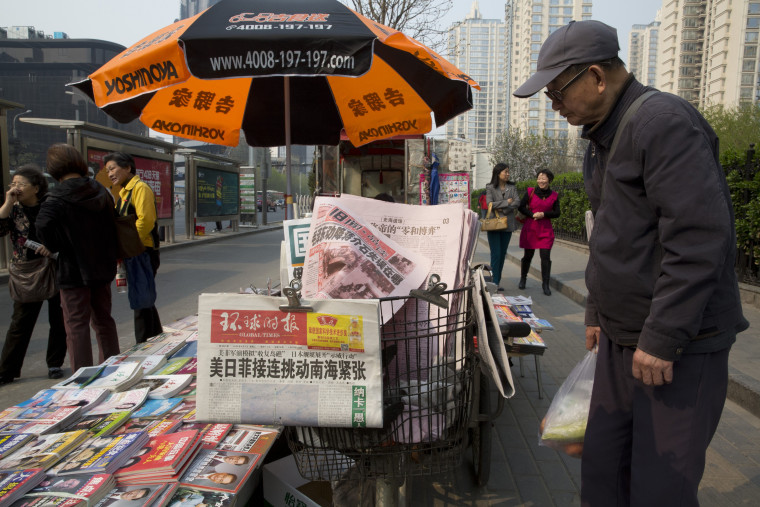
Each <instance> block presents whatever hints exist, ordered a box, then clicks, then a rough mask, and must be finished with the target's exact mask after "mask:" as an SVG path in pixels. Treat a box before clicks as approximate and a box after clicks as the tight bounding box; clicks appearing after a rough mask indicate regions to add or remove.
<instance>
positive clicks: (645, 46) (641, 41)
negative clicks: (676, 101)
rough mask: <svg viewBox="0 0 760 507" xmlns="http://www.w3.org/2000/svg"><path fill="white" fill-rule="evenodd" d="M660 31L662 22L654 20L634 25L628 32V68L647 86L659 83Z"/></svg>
mask: <svg viewBox="0 0 760 507" xmlns="http://www.w3.org/2000/svg"><path fill="white" fill-rule="evenodd" d="M658 15H659V13H658ZM659 33H660V22H659V21H653V22H651V23H649V24H648V25H633V26H632V27H631V31H630V33H629V34H628V61H627V62H626V63H627V64H628V69H629V70H630V71H631V72H633V75H634V76H636V79H638V80H639V81H640V82H642V83H644V84H645V85H647V86H656V83H657V56H658V44H657V42H658V38H659Z"/></svg>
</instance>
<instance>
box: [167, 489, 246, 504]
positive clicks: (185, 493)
mask: <svg viewBox="0 0 760 507" xmlns="http://www.w3.org/2000/svg"><path fill="white" fill-rule="evenodd" d="M234 502H235V497H234V495H232V494H230V493H226V492H219V491H202V490H200V489H196V488H192V487H190V488H189V487H186V486H181V485H180V486H179V487H178V488H177V490H176V491H175V492H174V495H172V497H171V499H170V500H169V503H167V505H168V506H169V507H173V506H174V507H185V506H196V505H201V506H208V507H231V506H232V505H234Z"/></svg>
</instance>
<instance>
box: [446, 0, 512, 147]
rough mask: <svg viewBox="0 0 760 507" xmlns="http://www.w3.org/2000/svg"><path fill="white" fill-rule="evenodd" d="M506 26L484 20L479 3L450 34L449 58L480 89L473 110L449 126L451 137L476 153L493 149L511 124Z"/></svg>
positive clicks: (474, 5)
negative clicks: (462, 140)
mask: <svg viewBox="0 0 760 507" xmlns="http://www.w3.org/2000/svg"><path fill="white" fill-rule="evenodd" d="M505 48H506V25H505V23H504V22H503V21H502V20H499V19H483V17H482V16H481V13H480V9H479V7H478V2H477V0H476V1H475V2H473V4H472V8H471V9H470V12H469V13H468V14H467V17H466V18H465V19H464V21H462V22H460V23H458V24H456V25H455V26H453V27H452V29H451V30H450V31H449V38H448V48H447V56H446V58H447V59H448V60H449V61H450V62H451V63H453V64H454V65H456V66H457V67H458V68H459V69H461V70H463V71H464V72H465V73H467V74H469V75H470V76H471V77H472V78H473V79H474V80H475V81H477V83H478V84H479V85H480V90H479V91H478V90H473V108H472V109H471V110H470V111H468V112H467V113H465V114H462V115H459V116H457V117H456V118H454V119H452V120H450V121H449V122H448V123H447V124H446V135H447V136H448V137H457V138H466V139H469V140H470V141H471V142H472V145H473V148H474V149H479V148H480V149H483V148H488V147H490V146H491V145H492V144H493V142H494V139H495V137H496V136H497V135H498V134H499V133H501V132H502V131H503V130H504V126H505V124H506V120H507V111H506V108H507V102H508V99H507V95H508V90H507V84H506V82H505V80H504V75H505V74H506V72H507V65H506V53H505Z"/></svg>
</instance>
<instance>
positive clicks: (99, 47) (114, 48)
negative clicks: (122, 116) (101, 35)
mask: <svg viewBox="0 0 760 507" xmlns="http://www.w3.org/2000/svg"><path fill="white" fill-rule="evenodd" d="M5 33H7V34H11V33H12V34H14V35H15V37H10V36H9V37H8V38H2V37H0V97H2V98H3V99H5V100H10V101H12V102H16V103H18V104H21V105H22V106H23V107H24V109H25V110H19V111H10V112H9V113H8V118H7V121H8V125H7V128H8V132H9V134H10V135H9V144H10V146H9V152H10V153H11V155H12V159H11V164H13V165H17V164H19V163H26V162H32V161H33V162H35V163H37V164H38V165H40V166H41V167H44V166H45V152H46V150H47V148H48V146H50V145H51V144H53V143H59V142H65V141H66V132H65V131H64V130H61V129H51V128H46V127H42V126H39V125H32V124H27V123H24V122H23V121H19V118H20V117H22V116H27V117H39V118H56V119H63V120H81V121H86V122H89V123H92V124H96V125H103V126H106V127H110V128H116V129H119V130H122V131H125V132H129V133H132V134H137V135H146V136H147V134H148V128H147V127H145V126H144V125H143V124H142V123H140V122H139V120H134V121H132V122H130V123H128V124H121V123H118V122H117V121H116V120H114V119H113V118H111V117H110V116H108V115H106V114H105V113H104V112H103V111H101V110H100V109H99V108H98V107H97V106H95V105H94V104H93V103H92V101H90V99H89V98H87V97H86V96H85V95H84V94H83V93H82V92H80V91H79V90H76V89H73V88H70V87H67V86H66V85H67V84H69V83H72V82H76V81H81V80H82V79H85V78H86V77H87V76H88V75H89V74H91V73H93V72H95V71H96V70H97V69H98V68H100V67H101V66H102V65H104V64H105V63H106V62H107V61H108V60H110V59H111V58H113V57H115V56H116V55H118V54H119V53H121V52H122V51H123V50H124V49H125V48H124V46H122V45H120V44H116V43H114V42H107V41H102V40H93V39H69V38H66V37H64V35H65V34H63V33H61V35H60V36H58V37H56V38H53V37H46V36H45V35H44V34H43V33H42V32H41V31H37V30H35V29H34V27H5ZM19 155H23V157H19Z"/></svg>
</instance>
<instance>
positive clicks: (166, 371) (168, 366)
mask: <svg viewBox="0 0 760 507" xmlns="http://www.w3.org/2000/svg"><path fill="white" fill-rule="evenodd" d="M189 360H190V358H189V357H175V358H174V359H169V360H168V361H166V363H165V364H164V365H163V366H162V367H161V368H159V369H158V371H156V373H155V375H172V374H174V373H177V371H179V370H180V369H182V367H183V366H185V364H186V363H187V362H188V361H189Z"/></svg>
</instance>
